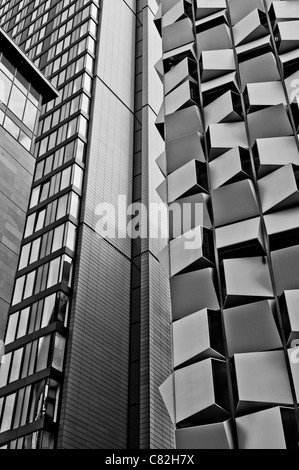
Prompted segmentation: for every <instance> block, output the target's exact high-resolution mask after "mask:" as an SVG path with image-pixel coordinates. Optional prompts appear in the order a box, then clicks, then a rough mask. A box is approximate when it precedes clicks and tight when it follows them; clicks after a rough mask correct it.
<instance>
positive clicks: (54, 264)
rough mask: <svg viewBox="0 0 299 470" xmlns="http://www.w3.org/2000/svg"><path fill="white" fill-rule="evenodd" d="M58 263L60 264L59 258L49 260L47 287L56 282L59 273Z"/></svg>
mask: <svg viewBox="0 0 299 470" xmlns="http://www.w3.org/2000/svg"><path fill="white" fill-rule="evenodd" d="M59 265H60V258H56V259H54V260H53V261H51V262H50V267H49V275H48V282H47V289H48V288H49V287H52V286H54V285H55V284H57V282H58V274H59Z"/></svg>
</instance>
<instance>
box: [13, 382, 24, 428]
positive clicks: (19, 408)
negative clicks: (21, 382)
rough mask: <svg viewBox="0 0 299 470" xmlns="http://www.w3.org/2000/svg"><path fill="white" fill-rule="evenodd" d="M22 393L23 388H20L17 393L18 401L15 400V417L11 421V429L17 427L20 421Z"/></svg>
mask: <svg viewBox="0 0 299 470" xmlns="http://www.w3.org/2000/svg"><path fill="white" fill-rule="evenodd" d="M24 393H25V388H22V389H21V390H20V391H19V393H18V401H17V406H16V411H15V418H14V422H13V429H15V428H17V427H18V426H19V423H20V419H21V411H22V405H23V398H24Z"/></svg>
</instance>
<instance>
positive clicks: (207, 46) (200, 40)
mask: <svg viewBox="0 0 299 470" xmlns="http://www.w3.org/2000/svg"><path fill="white" fill-rule="evenodd" d="M196 43H197V49H198V52H202V51H215V50H217V49H230V48H231V47H232V42H231V36H230V31H229V27H228V26H227V25H226V24H221V25H218V26H215V27H214V28H210V29H207V30H205V31H202V32H200V33H197V34H196Z"/></svg>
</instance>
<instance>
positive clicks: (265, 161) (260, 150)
mask: <svg viewBox="0 0 299 470" xmlns="http://www.w3.org/2000/svg"><path fill="white" fill-rule="evenodd" d="M254 153H255V167H256V170H257V173H258V177H259V178H261V177H263V176H266V175H267V174H269V173H271V172H273V171H275V170H277V169H279V168H280V167H282V166H284V165H287V164H288V163H293V164H294V165H298V166H299V152H298V147H297V144H296V140H295V138H294V136H286V137H272V138H266V139H257V140H256V148H255V149H254Z"/></svg>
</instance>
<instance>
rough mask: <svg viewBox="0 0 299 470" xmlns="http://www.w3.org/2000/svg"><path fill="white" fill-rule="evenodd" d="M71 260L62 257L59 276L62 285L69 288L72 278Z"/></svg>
mask: <svg viewBox="0 0 299 470" xmlns="http://www.w3.org/2000/svg"><path fill="white" fill-rule="evenodd" d="M72 261H73V260H72V258H70V257H69V256H66V255H64V257H63V260H62V264H61V276H60V280H61V282H63V283H64V284H67V285H68V286H69V287H70V286H71V277H72Z"/></svg>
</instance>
